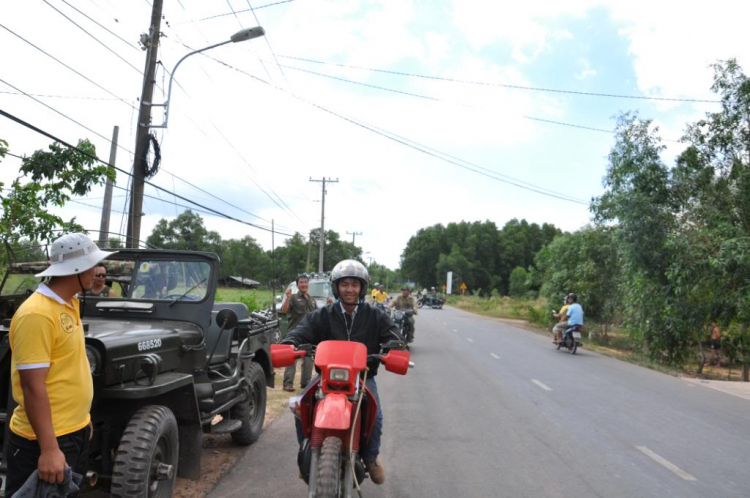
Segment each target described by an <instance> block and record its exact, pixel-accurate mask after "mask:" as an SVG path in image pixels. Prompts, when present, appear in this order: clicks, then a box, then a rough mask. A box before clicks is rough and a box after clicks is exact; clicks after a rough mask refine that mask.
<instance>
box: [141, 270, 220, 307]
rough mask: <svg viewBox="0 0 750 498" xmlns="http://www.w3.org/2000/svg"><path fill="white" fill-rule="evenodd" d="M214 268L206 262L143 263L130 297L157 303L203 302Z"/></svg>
mask: <svg viewBox="0 0 750 498" xmlns="http://www.w3.org/2000/svg"><path fill="white" fill-rule="evenodd" d="M210 273H211V267H210V265H209V264H208V263H206V262H203V261H184V260H183V261H168V260H167V261H165V260H140V261H138V262H137V266H136V271H135V275H134V276H133V277H132V278H134V280H132V282H133V285H130V286H129V287H130V288H129V289H128V290H129V292H128V297H129V298H131V299H145V300H155V301H177V300H178V301H202V300H203V298H204V297H206V293H207V292H208V281H209V276H210Z"/></svg>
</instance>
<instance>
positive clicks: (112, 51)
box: [43, 0, 142, 74]
mask: <svg viewBox="0 0 750 498" xmlns="http://www.w3.org/2000/svg"><path fill="white" fill-rule="evenodd" d="M43 1H44V3H46V4H47V5H49V6H50V7H51V8H52V9H54V10H55V12H57V13H58V14H60V15H61V16H63V17H64V18H65V19H67V20H68V21H70V22H71V23H72V24H73V25H74V26H75V27H77V28H78V29H80V30H81V31H83V32H84V33H86V34H87V35H89V36H90V37H91V38H93V39H94V41H96V43H98V44H99V45H101V46H102V47H104V48H105V49H107V50H108V51H109V52H110V53H111V54H113V55H114V56H115V57H117V58H118V59H120V60H121V61H123V62H124V63H125V64H127V65H128V66H130V67H131V68H133V70H134V71H135V72H137V73H138V74H142V72H141V70H140V69H138V68H137V67H135V66H134V65H133V64H131V63H130V61H128V60H127V59H125V57H123V56H121V55H120V54H118V53H117V52H115V51H114V50H112V49H111V48H109V46H107V44H105V43H104V42H103V41H101V40H100V39H99V38H97V37H96V36H94V35H92V34H91V33H89V32H88V31H87V30H86V28H84V27H83V26H81V25H80V24H78V23H77V22H75V21H74V20H73V19H71V18H70V17H68V16H66V15H65V14H64V13H63V12H62V11H61V10H60V9H58V8H57V7H55V6H54V5H52V4H51V3H49V2H48V1H47V0H43Z"/></svg>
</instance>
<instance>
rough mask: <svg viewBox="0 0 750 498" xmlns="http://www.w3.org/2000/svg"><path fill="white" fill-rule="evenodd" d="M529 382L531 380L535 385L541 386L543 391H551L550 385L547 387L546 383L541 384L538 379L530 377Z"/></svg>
mask: <svg viewBox="0 0 750 498" xmlns="http://www.w3.org/2000/svg"><path fill="white" fill-rule="evenodd" d="M531 382H533V383H534V384H536V385H537V386H539V387H541V388H542V389H544V390H545V391H551V390H552V388H551V387H549V386H548V385H546V384H543V383H542V382H539V381H538V380H536V379H531Z"/></svg>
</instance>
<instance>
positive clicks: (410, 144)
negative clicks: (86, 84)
mask: <svg viewBox="0 0 750 498" xmlns="http://www.w3.org/2000/svg"><path fill="white" fill-rule="evenodd" d="M207 57H209V58H211V59H213V60H216V61H217V62H219V63H220V64H222V65H224V66H226V67H229V68H230V69H233V70H235V71H237V72H239V73H241V74H245V75H246V76H249V77H251V78H253V79H255V80H257V81H259V82H261V83H263V84H265V85H269V86H271V87H272V88H274V89H276V90H280V91H282V92H285V93H287V94H289V95H290V96H292V97H293V98H295V99H297V100H299V101H301V102H304V103H306V104H307V105H310V106H312V107H315V108H317V109H319V110H321V111H323V112H326V113H328V114H331V115H333V116H335V117H337V118H339V119H342V120H344V121H347V122H349V123H351V124H354V125H356V126H358V127H360V128H363V129H365V130H368V131H370V132H372V133H375V134H377V135H380V136H382V137H385V138H387V139H389V140H392V141H394V142H396V143H399V144H401V145H404V146H406V147H409V148H411V149H414V150H417V151H419V152H422V153H423V154H426V155H428V156H431V157H434V158H436V159H440V160H441V161H444V162H447V163H449V164H453V165H455V166H458V167H460V168H463V169H466V170H469V171H472V172H474V173H477V174H480V175H482V176H485V177H488V178H492V179H493V180H497V181H500V182H503V183H507V184H510V185H514V186H516V187H519V188H522V189H524V190H529V191H532V192H536V193H538V194H542V195H546V196H548V197H554V198H556V199H560V200H564V201H568V202H572V203H575V204H580V205H586V206H588V202H585V201H582V200H580V199H575V198H571V197H569V196H567V195H566V194H560V193H554V192H551V191H547V189H544V188H543V187H538V186H527V185H528V184H527V185H523V184H521V182H519V181H517V180H508V179H503V178H499V177H498V176H495V175H493V174H490V173H487V172H484V171H481V170H478V169H476V168H473V167H470V166H467V165H466V164H461V162H459V161H457V160H454V159H451V158H450V157H443V156H448V155H447V154H444V153H437V152H432V151H430V150H428V149H427V148H425V147H421V146H419V145H415V143H416V142H413V141H407V140H406V139H404V138H399V137H398V136H396V135H395V134H391V133H389V132H386V131H381V130H377V129H375V128H373V127H371V126H368V125H366V124H364V123H362V122H360V121H358V120H355V119H354V118H350V117H347V116H344V115H342V114H338V113H336V112H334V111H331V110H329V109H327V108H325V107H323V106H321V105H319V104H316V103H315V102H312V101H309V100H307V99H304V98H302V97H300V96H298V95H296V94H294V93H291V92H289V91H288V90H286V89H284V88H281V87H279V86H276V85H274V84H272V83H270V82H268V81H266V80H264V79H262V78H260V77H258V76H255V75H254V74H251V73H248V72H246V71H243V70H242V69H239V68H236V67H234V66H231V65H230V64H227V63H226V62H223V61H220V60H218V59H216V58H215V57H212V56H207ZM440 154H442V155H440ZM463 162H466V161H463ZM489 171H491V170H489ZM524 183H526V182H524Z"/></svg>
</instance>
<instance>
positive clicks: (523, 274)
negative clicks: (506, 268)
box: [508, 266, 531, 298]
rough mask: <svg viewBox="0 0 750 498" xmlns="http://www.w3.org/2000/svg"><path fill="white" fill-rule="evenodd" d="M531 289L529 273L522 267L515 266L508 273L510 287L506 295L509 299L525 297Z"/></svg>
mask: <svg viewBox="0 0 750 498" xmlns="http://www.w3.org/2000/svg"><path fill="white" fill-rule="evenodd" d="M530 287H531V282H530V281H529V273H528V272H527V271H526V270H524V269H523V268H522V267H520V266H517V267H515V268H514V269H513V271H512V272H510V285H509V289H508V295H509V296H510V297H516V298H519V297H527V296H528V294H529V290H530Z"/></svg>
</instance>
